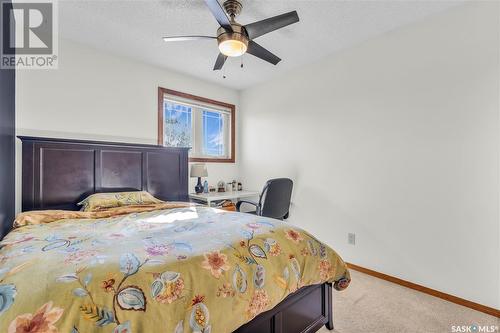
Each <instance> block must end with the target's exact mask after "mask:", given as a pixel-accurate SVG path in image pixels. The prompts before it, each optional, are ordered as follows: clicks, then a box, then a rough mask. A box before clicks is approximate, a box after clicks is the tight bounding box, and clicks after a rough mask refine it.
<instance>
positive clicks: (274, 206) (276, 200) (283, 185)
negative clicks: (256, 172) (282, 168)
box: [236, 178, 293, 220]
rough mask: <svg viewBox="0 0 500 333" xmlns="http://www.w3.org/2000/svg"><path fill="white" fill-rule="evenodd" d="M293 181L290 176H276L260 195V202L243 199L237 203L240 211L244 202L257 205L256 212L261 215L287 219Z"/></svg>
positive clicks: (237, 208) (269, 181)
mask: <svg viewBox="0 0 500 333" xmlns="http://www.w3.org/2000/svg"><path fill="white" fill-rule="evenodd" d="M292 189H293V181H292V180H291V179H288V178H276V179H271V180H268V181H267V183H266V185H265V186H264V189H263V190H262V193H261V194H260V197H259V202H258V203H256V202H253V201H249V200H241V201H238V202H237V203H236V210H237V211H238V212H239V211H240V208H241V205H242V204H244V203H245V204H249V205H253V206H255V211H254V212H249V213H250V214H256V215H259V216H265V217H271V218H274V219H278V220H283V219H287V218H288V216H289V210H290V199H291V197H292Z"/></svg>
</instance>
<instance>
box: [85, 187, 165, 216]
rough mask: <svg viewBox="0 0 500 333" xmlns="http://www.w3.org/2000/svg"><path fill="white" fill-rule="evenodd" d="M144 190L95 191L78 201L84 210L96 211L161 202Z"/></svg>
mask: <svg viewBox="0 0 500 333" xmlns="http://www.w3.org/2000/svg"><path fill="white" fill-rule="evenodd" d="M162 202H163V201H161V200H159V199H156V198H155V197H153V196H152V195H151V194H149V193H148V192H146V191H138V192H117V193H96V194H92V195H90V196H88V197H87V198H85V199H84V200H83V201H81V202H79V203H78V206H82V209H81V210H82V211H84V212H96V211H100V210H103V209H108V208H114V207H122V206H129V205H147V204H156V203H162Z"/></svg>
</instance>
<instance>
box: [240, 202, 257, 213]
mask: <svg viewBox="0 0 500 333" xmlns="http://www.w3.org/2000/svg"><path fill="white" fill-rule="evenodd" d="M244 203H246V204H249V205H252V206H255V208H257V209H258V207H259V204H258V203H256V202H253V201H250V200H240V201H238V202H237V203H236V211H237V212H240V207H241V205H242V204H244Z"/></svg>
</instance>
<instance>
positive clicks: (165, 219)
mask: <svg viewBox="0 0 500 333" xmlns="http://www.w3.org/2000/svg"><path fill="white" fill-rule="evenodd" d="M196 218H198V213H197V212H196V211H192V210H191V211H182V212H175V213H170V214H168V215H159V216H154V217H150V218H147V219H146V220H145V222H148V223H174V222H176V221H183V220H191V219H196Z"/></svg>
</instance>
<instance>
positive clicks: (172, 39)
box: [163, 36, 217, 42]
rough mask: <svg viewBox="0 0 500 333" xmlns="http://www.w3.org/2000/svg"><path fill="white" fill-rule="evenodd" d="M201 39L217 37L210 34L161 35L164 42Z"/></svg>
mask: <svg viewBox="0 0 500 333" xmlns="http://www.w3.org/2000/svg"><path fill="white" fill-rule="evenodd" d="M203 39H217V37H212V36H170V37H163V40H164V41H165V42H185V41H191V40H203Z"/></svg>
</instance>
